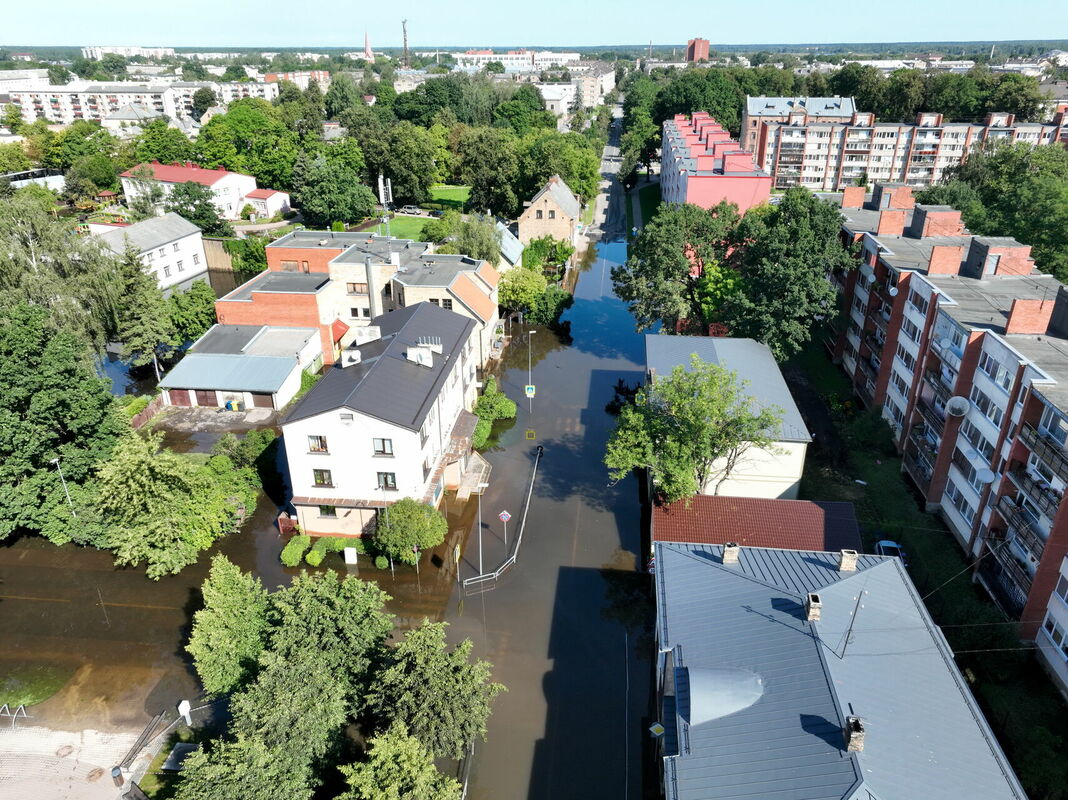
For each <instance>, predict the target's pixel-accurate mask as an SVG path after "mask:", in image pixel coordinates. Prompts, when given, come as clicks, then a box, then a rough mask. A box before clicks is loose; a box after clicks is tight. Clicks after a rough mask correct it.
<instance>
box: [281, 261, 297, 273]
mask: <svg viewBox="0 0 1068 800" xmlns="http://www.w3.org/2000/svg"><path fill="white" fill-rule="evenodd" d="M296 271H297V262H296V261H283V262H282V272H296Z"/></svg>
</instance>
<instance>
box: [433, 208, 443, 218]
mask: <svg viewBox="0 0 1068 800" xmlns="http://www.w3.org/2000/svg"><path fill="white" fill-rule="evenodd" d="M430 216H432V217H443V216H445V212H444V211H438V210H436V209H435V210H434V211H431V212H430Z"/></svg>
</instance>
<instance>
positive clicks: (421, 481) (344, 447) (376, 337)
mask: <svg viewBox="0 0 1068 800" xmlns="http://www.w3.org/2000/svg"><path fill="white" fill-rule="evenodd" d="M373 322H374V324H373V325H372V326H369V327H367V328H363V329H361V330H360V335H359V336H358V337H356V338H355V339H354V340H353V342H352V344H351V345H350V346H348V347H346V349H345V351H344V353H343V355H342V358H341V360H340V361H339V363H338V364H337V365H335V366H334V367H333V368H332V369H330V370H327V372H326V374H325V375H324V376H323V378H322V379H321V380H320V381H319V382H318V383H317V384H316V385H315V386H314V387H312V389H311V390H310V391H309V392H308V393H307V394H306V395H305V396H304V397H303V398H301V400H300V401H299V402H298V403H297V405H296V406H295V407H294V408H293V410H292V411H291V412H290V413H289V415H288V416H287V417H286V418H285V420H284V421H283V423H282V435H283V441H284V444H285V448H286V461H287V466H288V470H289V483H290V486H291V487H292V490H293V500H292V502H293V506H294V508H295V512H296V520H297V522H298V524H299V525H300V526H301V529H302V530H303V531H304V532H305V533H308V534H311V535H341V536H362V535H363V534H364V533H367V532H370V531H372V530H373V526H374V522H375V519H376V517H377V514H379V513H388V508H387V507H388V506H389V505H391V504H393V503H395V502H396V501H397V500H400V499H401V498H405V497H408V498H412V499H415V500H419V501H421V502H425V503H428V504H430V505H433V506H437V505H438V503H439V502H440V501H441V498H442V497H443V495H444V491H445V489H446V488H449V487H451V486H455V485H457V484H458V483H459V482H460V480H461V479H462V477H463V475H464V474H466V473H467V471H468V469H469V467H470V466H473V464H472V462H476V463H477V462H478V460H479V459H478V457H477V456H472V453H471V435H472V433H473V432H474V422H475V417H474V415H473V414H471V413H470V412H469V411H468V409H469V408H470V407H471V405H472V404H473V403H474V398H475V395H476V391H477V390H476V385H475V378H476V359H475V342H474V328H475V325H474V322H473V321H472V320H470V319H465V318H464V317H461V316H460V315H458V314H455V313H452V312H449V311H445V310H444V309H441V308H436V307H434V306H432V305H430V304H429V303H421V304H419V305H415V306H410V307H408V308H405V309H401V310H399V311H394V312H392V313H390V314H384V315H382V316H381V317H376V318H375V319H374V320H373Z"/></svg>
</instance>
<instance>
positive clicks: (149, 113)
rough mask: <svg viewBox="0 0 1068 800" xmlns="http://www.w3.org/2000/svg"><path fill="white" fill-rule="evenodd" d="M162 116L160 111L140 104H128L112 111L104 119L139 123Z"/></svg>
mask: <svg viewBox="0 0 1068 800" xmlns="http://www.w3.org/2000/svg"><path fill="white" fill-rule="evenodd" d="M162 116H163V112H162V111H156V110H155V109H153V108H149V107H148V106H146V105H142V104H141V103H128V104H127V105H124V106H123V107H122V108H120V109H118V110H117V111H112V112H111V113H110V114H108V115H107V116H106V117H104V119H107V120H111V121H113V122H125V121H129V122H140V121H141V120H143V119H155V118H156V117H162Z"/></svg>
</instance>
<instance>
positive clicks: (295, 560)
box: [282, 533, 311, 567]
mask: <svg viewBox="0 0 1068 800" xmlns="http://www.w3.org/2000/svg"><path fill="white" fill-rule="evenodd" d="M310 546H311V537H310V536H308V535H307V534H305V533H301V534H298V535H296V536H294V537H293V538H292V539H290V540H289V541H288V542H287V543H286V546H285V547H283V548H282V563H283V564H285V565H286V566H287V567H295V566H297V564H299V563H300V560H301V559H302V558H303V557H304V553H305V552H306V551H307V549H308V548H309V547H310Z"/></svg>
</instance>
